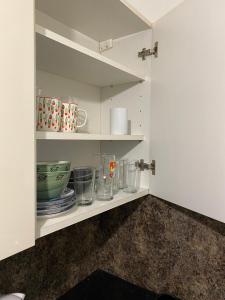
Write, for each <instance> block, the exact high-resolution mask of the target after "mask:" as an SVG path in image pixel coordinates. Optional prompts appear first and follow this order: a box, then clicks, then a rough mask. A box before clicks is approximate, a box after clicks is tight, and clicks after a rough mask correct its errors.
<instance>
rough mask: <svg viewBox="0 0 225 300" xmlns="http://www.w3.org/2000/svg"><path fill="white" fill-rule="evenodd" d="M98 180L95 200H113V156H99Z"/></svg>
mask: <svg viewBox="0 0 225 300" xmlns="http://www.w3.org/2000/svg"><path fill="white" fill-rule="evenodd" d="M99 160H100V164H99V167H98V171H97V172H98V179H97V182H96V198H97V199H98V200H111V199H113V194H114V193H113V182H114V176H115V168H116V161H115V155H114V154H102V155H99Z"/></svg>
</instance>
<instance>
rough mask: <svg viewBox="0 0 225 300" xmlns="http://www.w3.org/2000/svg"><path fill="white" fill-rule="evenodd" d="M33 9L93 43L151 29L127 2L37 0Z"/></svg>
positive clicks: (125, 0) (145, 20) (114, 0)
mask: <svg viewBox="0 0 225 300" xmlns="http://www.w3.org/2000/svg"><path fill="white" fill-rule="evenodd" d="M36 8H37V9H38V10H40V11H41V12H43V13H45V14H47V15H48V16H50V17H52V18H54V19H56V20H58V21H59V22H61V23H63V24H66V25H67V26H68V27H70V28H73V29H75V30H78V31H79V32H82V33H83V34H85V35H87V36H89V37H91V38H93V39H94V40H96V41H104V40H107V39H117V38H119V37H123V36H126V35H129V34H133V33H136V32H140V31H143V30H146V29H148V28H150V26H151V23H150V22H149V20H147V19H146V18H144V17H143V16H142V15H141V14H140V12H138V11H136V10H135V9H134V8H133V7H132V6H131V4H130V2H129V1H127V0H97V1H96V0H95V1H93V0H69V1H68V0H67V1H62V0H48V1H46V0H37V1H36Z"/></svg>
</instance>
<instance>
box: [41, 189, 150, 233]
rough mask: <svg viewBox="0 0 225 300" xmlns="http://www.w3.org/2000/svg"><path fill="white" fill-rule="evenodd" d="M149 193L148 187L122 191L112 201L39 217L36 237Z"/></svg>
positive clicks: (99, 202)
mask: <svg viewBox="0 0 225 300" xmlns="http://www.w3.org/2000/svg"><path fill="white" fill-rule="evenodd" d="M148 194H149V190H148V189H140V190H139V191H138V192H137V193H134V194H128V193H124V192H120V193H119V194H118V195H116V196H115V197H114V199H113V200H111V201H97V200H96V201H95V202H94V203H93V204H92V205H90V206H85V207H84V206H83V207H82V206H78V207H74V208H73V209H72V210H70V211H69V212H68V213H67V214H66V215H62V216H60V217H57V218H53V219H38V221H37V227H36V238H40V237H42V236H45V235H47V234H50V233H52V232H55V231H58V230H60V229H63V228H65V227H68V226H70V225H73V224H76V223H78V222H81V221H83V220H86V219H88V218H91V217H93V216H96V215H98V214H101V213H103V212H105V211H108V210H110V209H113V208H115V207H118V206H120V205H123V204H125V203H128V202H131V201H133V200H135V199H138V198H141V197H143V196H146V195H148Z"/></svg>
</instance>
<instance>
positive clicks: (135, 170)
mask: <svg viewBox="0 0 225 300" xmlns="http://www.w3.org/2000/svg"><path fill="white" fill-rule="evenodd" d="M126 173H127V175H126V185H127V187H126V188H125V189H124V192H127V193H136V192H137V191H138V190H139V189H140V177H141V171H140V168H139V167H138V163H137V161H129V162H128V165H127V172H126Z"/></svg>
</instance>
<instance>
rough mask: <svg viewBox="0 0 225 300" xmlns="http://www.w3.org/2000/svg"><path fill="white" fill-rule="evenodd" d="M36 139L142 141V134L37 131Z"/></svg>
mask: <svg viewBox="0 0 225 300" xmlns="http://www.w3.org/2000/svg"><path fill="white" fill-rule="evenodd" d="M36 139H37V140H68V141H143V140H144V135H110V134H90V133H64V132H44V131H37V132H36Z"/></svg>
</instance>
